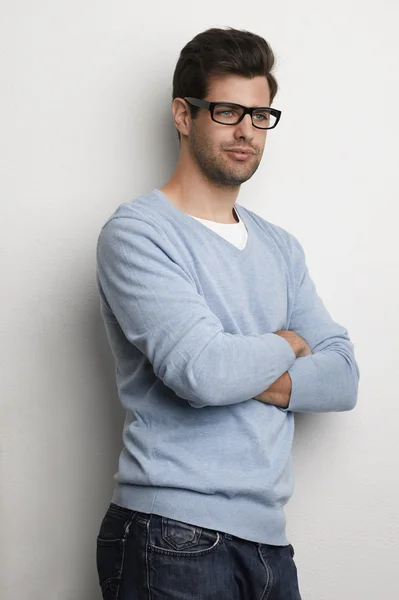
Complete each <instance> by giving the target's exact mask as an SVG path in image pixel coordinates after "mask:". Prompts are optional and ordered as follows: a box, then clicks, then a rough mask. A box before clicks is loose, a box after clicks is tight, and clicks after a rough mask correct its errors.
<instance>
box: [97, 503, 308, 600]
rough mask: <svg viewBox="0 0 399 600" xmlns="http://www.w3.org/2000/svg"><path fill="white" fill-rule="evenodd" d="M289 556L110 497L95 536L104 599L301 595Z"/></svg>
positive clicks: (264, 599) (248, 599)
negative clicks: (135, 509) (125, 505)
mask: <svg viewBox="0 0 399 600" xmlns="http://www.w3.org/2000/svg"><path fill="white" fill-rule="evenodd" d="M293 557H294V549H293V547H292V545H291V544H289V545H288V546H271V545H268V544H259V543H257V542H250V541H248V540H243V539H241V538H237V537H234V536H232V535H229V534H227V533H223V532H220V531H213V530H211V529H205V528H203V527H196V526H194V525H188V524H187V523H183V522H181V521H175V520H173V519H168V518H166V517H161V516H159V515H155V514H146V513H141V512H137V511H134V510H130V509H128V508H124V507H121V506H117V505H116V504H113V503H112V502H111V504H110V506H109V508H108V510H107V512H106V514H105V516H104V518H103V520H102V523H101V526H100V531H99V534H98V537H97V572H98V577H99V583H100V586H101V589H102V594H103V599H104V600H301V596H300V594H299V589H298V577H297V570H296V566H295V562H294V560H293Z"/></svg>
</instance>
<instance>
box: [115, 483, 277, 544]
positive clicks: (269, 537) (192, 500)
mask: <svg viewBox="0 0 399 600" xmlns="http://www.w3.org/2000/svg"><path fill="white" fill-rule="evenodd" d="M112 502H113V503H114V504H117V505H119V506H123V507H125V508H129V509H130V510H137V511H138V512H143V513H147V514H151V513H152V514H157V515H160V516H162V517H167V518H169V519H175V520H176V521H183V522H185V523H190V524H191V525H196V526H197V527H205V528H207V529H213V530H216V531H219V532H223V533H228V534H230V535H233V536H235V537H238V538H241V539H244V540H248V541H251V542H258V543H261V544H270V545H273V546H286V545H288V540H287V537H286V533H285V524H286V520H285V515H284V510H283V507H282V505H274V506H270V505H267V504H263V505H259V503H256V502H248V499H247V498H246V499H244V498H240V497H239V496H235V497H233V498H228V497H227V496H225V495H222V494H202V493H200V492H196V491H192V490H183V489H178V488H165V487H150V486H140V485H132V484H126V483H117V485H116V486H115V489H114V492H113V495H112Z"/></svg>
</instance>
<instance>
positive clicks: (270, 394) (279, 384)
mask: <svg viewBox="0 0 399 600" xmlns="http://www.w3.org/2000/svg"><path fill="white" fill-rule="evenodd" d="M275 334H276V335H279V336H281V337H283V338H284V339H285V340H287V342H288V343H289V344H290V346H291V348H292V349H293V351H294V352H295V356H296V357H297V358H300V357H303V356H308V355H309V354H312V351H311V349H310V347H309V346H308V344H307V342H306V341H305V340H304V339H303V338H302V337H301V336H300V335H298V334H297V333H295V331H290V330H289V329H287V330H280V331H276V332H275ZM291 390H292V381H291V377H290V375H289V373H288V371H286V372H285V373H283V374H282V375H281V377H279V378H278V379H277V380H276V381H275V382H274V383H272V385H271V386H270V387H268V388H267V390H265V391H264V392H262V393H261V394H259V395H258V396H255V400H259V401H260V402H264V403H265V404H273V405H274V406H279V407H280V408H288V405H289V403H290V398H291Z"/></svg>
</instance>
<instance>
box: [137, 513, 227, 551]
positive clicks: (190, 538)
mask: <svg viewBox="0 0 399 600" xmlns="http://www.w3.org/2000/svg"><path fill="white" fill-rule="evenodd" d="M149 533H150V539H149V546H150V549H151V550H154V551H155V552H160V553H164V554H169V555H174V556H184V555H186V556H194V555H195V556H198V555H201V554H208V553H209V552H211V551H212V550H213V549H215V548H216V547H217V546H218V545H219V543H220V536H219V533H218V532H217V531H213V530H211V529H204V528H203V527H197V526H196V525H190V524H189V523H183V522H182V521H176V520H175V519H170V518H167V517H159V516H153V517H152V519H151V523H150V532H149Z"/></svg>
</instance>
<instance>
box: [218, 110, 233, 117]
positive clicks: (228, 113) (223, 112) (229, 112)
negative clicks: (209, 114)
mask: <svg viewBox="0 0 399 600" xmlns="http://www.w3.org/2000/svg"><path fill="white" fill-rule="evenodd" d="M217 114H218V115H220V116H221V117H232V116H233V111H232V110H219V111H218V112H217Z"/></svg>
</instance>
